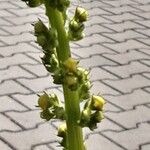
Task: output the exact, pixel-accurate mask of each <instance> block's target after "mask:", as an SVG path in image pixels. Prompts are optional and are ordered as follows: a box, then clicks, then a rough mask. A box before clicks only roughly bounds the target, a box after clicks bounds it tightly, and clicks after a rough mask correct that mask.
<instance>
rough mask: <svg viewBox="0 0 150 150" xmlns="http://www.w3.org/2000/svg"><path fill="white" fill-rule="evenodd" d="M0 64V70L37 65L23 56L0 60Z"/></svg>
mask: <svg viewBox="0 0 150 150" xmlns="http://www.w3.org/2000/svg"><path fill="white" fill-rule="evenodd" d="M0 64H1V66H0V69H6V68H7V67H9V66H14V65H21V64H37V62H36V61H34V60H33V59H31V58H29V57H27V56H25V55H23V54H15V55H13V56H11V57H6V58H2V59H0Z"/></svg>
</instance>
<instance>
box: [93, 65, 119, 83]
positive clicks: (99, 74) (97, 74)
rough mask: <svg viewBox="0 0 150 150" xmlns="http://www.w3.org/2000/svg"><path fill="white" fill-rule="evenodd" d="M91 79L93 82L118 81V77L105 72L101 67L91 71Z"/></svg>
mask: <svg viewBox="0 0 150 150" xmlns="http://www.w3.org/2000/svg"><path fill="white" fill-rule="evenodd" d="M90 78H91V81H96V80H104V79H118V78H117V77H116V76H114V75H113V74H111V73H109V72H107V71H105V70H103V69H102V68H100V67H99V68H98V67H95V68H92V70H91V71H90Z"/></svg>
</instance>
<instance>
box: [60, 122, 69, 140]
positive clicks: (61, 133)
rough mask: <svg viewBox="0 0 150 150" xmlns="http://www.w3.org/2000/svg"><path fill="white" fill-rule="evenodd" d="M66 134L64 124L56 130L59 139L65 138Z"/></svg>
mask: <svg viewBox="0 0 150 150" xmlns="http://www.w3.org/2000/svg"><path fill="white" fill-rule="evenodd" d="M66 133H67V126H66V124H65V123H64V124H62V125H60V126H59V128H58V136H59V137H65V136H66Z"/></svg>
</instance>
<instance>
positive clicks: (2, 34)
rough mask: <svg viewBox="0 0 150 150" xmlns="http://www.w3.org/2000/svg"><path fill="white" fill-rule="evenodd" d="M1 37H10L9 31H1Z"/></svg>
mask: <svg viewBox="0 0 150 150" xmlns="http://www.w3.org/2000/svg"><path fill="white" fill-rule="evenodd" d="M0 35H1V36H6V35H9V33H8V32H7V31H4V30H3V29H0Z"/></svg>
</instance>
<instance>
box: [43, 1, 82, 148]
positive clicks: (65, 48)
mask: <svg viewBox="0 0 150 150" xmlns="http://www.w3.org/2000/svg"><path fill="white" fill-rule="evenodd" d="M45 6H46V14H47V16H48V18H49V23H50V25H51V27H52V28H54V29H56V31H57V35H58V43H59V46H58V47H57V55H58V59H59V62H64V61H65V60H66V59H68V58H69V57H70V56H71V52H70V46H69V40H68V37H67V34H66V31H65V27H64V20H63V16H62V13H61V12H59V11H58V10H57V9H53V8H52V7H50V6H49V4H48V2H47V0H45ZM63 91H64V99H65V110H66V124H67V146H68V147H67V150H84V145H83V134H82V128H81V127H80V126H78V124H77V121H78V120H79V118H80V105H79V94H78V90H76V91H71V90H70V89H69V88H68V87H67V86H66V85H63Z"/></svg>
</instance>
